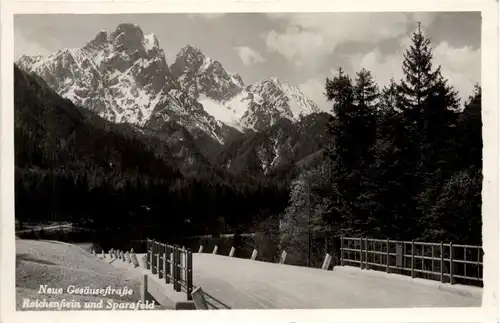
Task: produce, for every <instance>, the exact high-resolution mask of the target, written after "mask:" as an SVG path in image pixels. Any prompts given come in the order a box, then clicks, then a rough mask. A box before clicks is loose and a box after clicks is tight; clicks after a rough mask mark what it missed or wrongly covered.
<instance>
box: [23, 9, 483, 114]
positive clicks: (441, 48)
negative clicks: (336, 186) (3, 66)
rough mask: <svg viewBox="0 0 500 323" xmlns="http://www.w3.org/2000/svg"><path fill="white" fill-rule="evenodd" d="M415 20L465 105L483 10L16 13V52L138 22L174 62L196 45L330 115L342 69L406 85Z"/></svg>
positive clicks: (78, 41) (476, 77)
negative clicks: (332, 87)
mask: <svg viewBox="0 0 500 323" xmlns="http://www.w3.org/2000/svg"><path fill="white" fill-rule="evenodd" d="M417 21H419V22H420V23H421V26H422V29H423V32H424V34H425V35H426V36H429V37H430V38H431V41H432V47H433V54H434V61H433V62H434V65H435V66H437V65H441V66H442V71H443V75H444V77H446V78H447V79H448V80H449V82H450V84H452V85H453V86H454V87H455V88H456V90H457V91H458V92H459V94H460V95H461V97H462V98H464V99H465V98H467V97H468V96H469V95H470V94H471V93H472V90H473V86H474V84H475V83H480V81H481V14H480V12H408V13H398V12H390V13H362V12H360V13H296V14H295V13H286V14H279V13H228V14H223V13H221V14H218V13H213V14H178V13H171V14H168V13H162V14H107V15H105V14H101V15H77V14H57V15H56V14H52V15H40V14H37V15H17V16H15V18H14V43H15V44H14V51H15V53H14V55H15V59H18V58H19V57H21V56H22V55H36V54H48V53H51V52H55V51H57V50H59V49H64V48H77V47H82V46H83V45H85V43H87V42H88V41H90V40H91V39H93V38H94V37H95V35H96V34H97V33H98V32H99V31H100V30H106V31H108V33H110V32H112V31H113V30H114V29H115V28H116V26H117V25H118V24H120V23H135V24H138V25H139V26H140V27H141V29H142V30H143V31H144V33H145V34H150V33H153V34H155V35H156V36H157V38H158V40H159V42H160V47H161V48H163V49H164V50H165V53H166V56H167V62H168V63H169V64H171V63H173V61H174V60H175V56H176V54H177V53H178V52H179V50H180V49H181V48H182V47H184V46H185V45H188V44H189V45H194V46H196V47H198V48H199V49H201V51H202V52H204V53H205V54H206V55H207V56H209V57H211V58H213V59H215V60H218V61H219V62H221V63H222V65H223V66H224V67H225V69H226V70H227V71H229V72H232V73H237V74H239V75H241V77H242V78H243V81H244V82H245V84H248V85H249V84H252V83H254V82H257V81H261V80H263V79H266V78H270V77H278V78H279V79H280V80H281V81H283V82H287V83H290V84H294V85H296V86H298V87H299V88H300V89H301V91H302V92H303V93H304V94H306V95H307V96H308V97H309V98H310V99H312V100H313V101H315V102H316V103H317V104H318V105H319V107H320V108H322V109H324V110H325V111H327V110H329V109H330V107H331V104H330V103H329V102H327V101H326V99H325V97H324V95H323V92H324V84H325V79H326V77H332V76H333V75H334V74H335V73H337V71H338V69H339V67H342V68H343V69H344V70H345V71H346V72H347V73H348V74H349V75H350V76H351V77H352V78H354V77H355V74H356V72H358V71H359V70H361V68H366V69H369V70H370V71H371V72H372V74H373V76H374V78H375V80H376V81H377V83H378V84H379V85H380V87H382V86H384V85H386V84H388V82H389V81H390V79H391V78H392V77H393V78H395V79H396V81H398V80H400V79H401V77H402V75H403V74H402V70H401V63H402V61H403V53H404V51H405V50H406V49H407V48H408V47H409V45H410V44H411V35H412V33H413V32H414V31H415V30H416V26H417Z"/></svg>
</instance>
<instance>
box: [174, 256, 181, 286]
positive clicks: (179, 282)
mask: <svg viewBox="0 0 500 323" xmlns="http://www.w3.org/2000/svg"><path fill="white" fill-rule="evenodd" d="M176 254H177V262H176V264H175V267H176V269H177V271H176V273H177V276H176V277H175V280H176V282H177V284H176V285H175V286H176V289H175V290H176V291H177V292H180V291H181V267H180V265H181V264H182V262H181V248H180V247H177V248H176Z"/></svg>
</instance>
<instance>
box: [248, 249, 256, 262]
mask: <svg viewBox="0 0 500 323" xmlns="http://www.w3.org/2000/svg"><path fill="white" fill-rule="evenodd" d="M255 258H257V249H254V250H253V252H252V256H251V257H250V260H255Z"/></svg>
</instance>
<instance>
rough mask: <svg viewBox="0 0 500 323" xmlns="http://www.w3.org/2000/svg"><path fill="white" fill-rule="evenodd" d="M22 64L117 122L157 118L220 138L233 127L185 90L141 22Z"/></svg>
mask: <svg viewBox="0 0 500 323" xmlns="http://www.w3.org/2000/svg"><path fill="white" fill-rule="evenodd" d="M17 64H18V66H19V67H21V68H22V69H24V70H25V71H27V72H30V73H35V74H37V75H39V76H40V77H42V78H43V79H44V80H45V81H46V82H47V84H48V85H49V86H50V87H51V88H52V89H54V90H55V91H56V92H57V93H58V94H60V95H61V96H62V97H64V98H67V99H70V100H71V101H72V102H73V103H75V104H76V105H80V106H83V107H85V108H87V109H89V110H91V111H94V112H96V113H97V114H98V115H100V116H101V117H103V118H105V119H107V120H109V121H112V122H117V123H121V122H128V123H131V124H136V125H139V126H144V125H146V124H148V122H150V120H153V119H154V120H155V122H156V123H157V122H158V121H159V120H161V121H162V122H167V121H170V120H173V121H176V122H177V123H179V124H180V125H182V126H183V127H186V128H187V129H188V130H193V132H194V133H195V132H197V131H198V130H201V131H202V132H203V133H204V134H206V135H207V136H210V137H211V138H213V139H214V140H215V141H217V142H219V143H224V142H225V140H226V139H227V138H226V137H225V135H224V134H230V133H231V131H232V130H231V129H229V127H228V126H226V125H225V124H223V123H222V122H220V121H217V120H216V119H215V118H213V117H212V116H211V115H209V114H208V113H207V112H206V111H205V110H204V109H203V107H202V106H201V104H200V103H199V102H197V101H196V100H195V99H194V98H193V97H191V96H189V95H188V94H186V93H185V92H184V91H182V90H181V88H180V87H179V85H178V84H177V83H176V82H175V81H174V79H173V77H172V75H171V73H170V69H169V67H168V64H167V62H166V57H165V53H164V51H163V50H162V49H161V48H159V43H158V40H157V38H156V37H155V36H154V35H144V34H143V32H142V30H141V29H140V27H139V26H137V25H133V24H120V25H119V26H118V27H117V28H116V30H115V31H113V32H112V33H110V34H109V35H108V34H107V33H106V32H105V31H101V32H100V33H98V35H97V36H96V37H95V39H93V40H91V41H90V42H88V43H87V44H86V45H85V46H83V47H82V48H77V49H65V50H60V51H57V52H56V53H53V54H50V55H48V56H46V57H43V56H35V57H28V56H23V57H21V58H20V59H19V60H18V62H17ZM194 130H196V131H194Z"/></svg>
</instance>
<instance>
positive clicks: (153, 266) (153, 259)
mask: <svg viewBox="0 0 500 323" xmlns="http://www.w3.org/2000/svg"><path fill="white" fill-rule="evenodd" d="M157 247H158V245H157V242H156V240H153V246H152V248H151V273H152V274H153V275H156V266H157V265H158V264H157V263H156V260H157V258H156V252H157V250H156V249H157Z"/></svg>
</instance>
